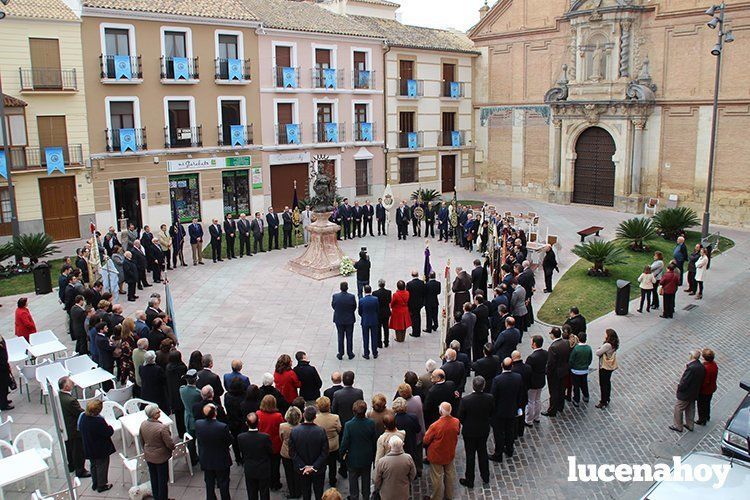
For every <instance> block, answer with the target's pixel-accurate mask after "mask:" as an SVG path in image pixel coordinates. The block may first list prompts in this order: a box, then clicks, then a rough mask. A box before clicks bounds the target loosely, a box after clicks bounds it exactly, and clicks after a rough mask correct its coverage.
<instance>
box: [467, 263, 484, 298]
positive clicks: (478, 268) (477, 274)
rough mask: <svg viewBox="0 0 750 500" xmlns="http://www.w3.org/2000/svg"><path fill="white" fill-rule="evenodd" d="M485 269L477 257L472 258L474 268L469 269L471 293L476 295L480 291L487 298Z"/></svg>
mask: <svg viewBox="0 0 750 500" xmlns="http://www.w3.org/2000/svg"><path fill="white" fill-rule="evenodd" d="M487 280H488V277H487V269H486V268H485V267H484V266H483V265H482V262H481V261H480V260H479V259H474V269H472V270H471V295H472V296H473V297H476V296H477V293H481V294H482V295H484V297H485V298H487Z"/></svg>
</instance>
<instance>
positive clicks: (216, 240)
mask: <svg viewBox="0 0 750 500" xmlns="http://www.w3.org/2000/svg"><path fill="white" fill-rule="evenodd" d="M208 234H209V235H211V258H212V259H213V261H214V262H216V261H217V260H218V261H219V262H221V261H223V260H224V259H222V258H221V235H222V230H221V226H220V225H219V220H218V219H214V220H213V222H212V224H211V225H210V226H208Z"/></svg>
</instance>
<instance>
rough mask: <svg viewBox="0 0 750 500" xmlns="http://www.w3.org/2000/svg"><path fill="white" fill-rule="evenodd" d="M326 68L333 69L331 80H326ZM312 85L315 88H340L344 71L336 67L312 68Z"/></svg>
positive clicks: (342, 84) (342, 83)
mask: <svg viewBox="0 0 750 500" xmlns="http://www.w3.org/2000/svg"><path fill="white" fill-rule="evenodd" d="M326 69H328V70H330V71H333V73H334V75H333V80H332V81H327V80H326V77H325V74H326ZM312 86H313V88H316V89H331V90H332V89H340V88H342V87H343V86H344V72H343V71H340V70H338V69H336V68H313V69H312Z"/></svg>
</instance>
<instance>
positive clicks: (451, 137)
mask: <svg viewBox="0 0 750 500" xmlns="http://www.w3.org/2000/svg"><path fill="white" fill-rule="evenodd" d="M438 138H439V143H438V146H441V147H447V148H460V147H462V146H465V145H466V132H464V131H463V130H441V131H440V134H439V135H438Z"/></svg>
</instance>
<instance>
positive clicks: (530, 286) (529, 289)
mask: <svg viewBox="0 0 750 500" xmlns="http://www.w3.org/2000/svg"><path fill="white" fill-rule="evenodd" d="M521 268H522V269H523V270H522V271H521V272H520V273H519V274H518V277H517V278H516V279H517V280H518V284H519V285H521V286H522V287H523V289H524V290H525V291H526V320H525V321H524V325H525V326H527V327H528V326H530V325H532V324H533V323H534V310H533V309H532V306H531V298H532V297H533V295H534V287H535V286H536V278H535V277H534V271H533V270H532V269H531V263H530V262H529V261H528V260H524V261H523V263H522V264H521Z"/></svg>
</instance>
